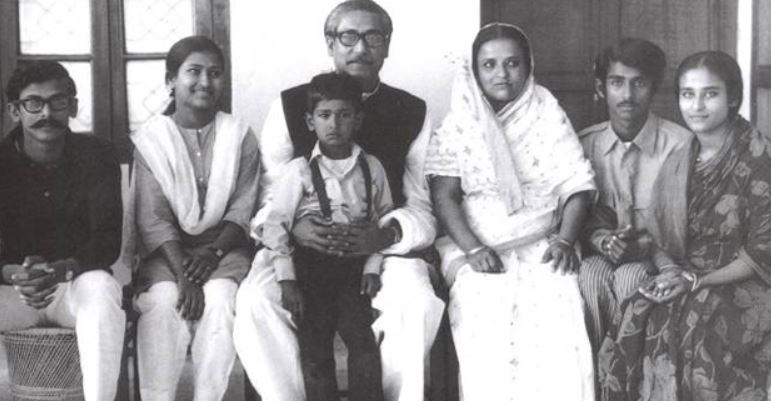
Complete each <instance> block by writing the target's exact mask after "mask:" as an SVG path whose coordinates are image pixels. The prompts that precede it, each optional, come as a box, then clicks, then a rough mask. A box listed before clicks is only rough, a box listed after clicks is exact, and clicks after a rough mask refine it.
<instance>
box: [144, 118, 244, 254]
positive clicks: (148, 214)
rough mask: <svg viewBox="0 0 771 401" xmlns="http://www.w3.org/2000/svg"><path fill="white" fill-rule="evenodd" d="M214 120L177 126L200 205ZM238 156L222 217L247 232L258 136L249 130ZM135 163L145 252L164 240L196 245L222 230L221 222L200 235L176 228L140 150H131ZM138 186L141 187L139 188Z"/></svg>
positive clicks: (211, 152)
mask: <svg viewBox="0 0 771 401" xmlns="http://www.w3.org/2000/svg"><path fill="white" fill-rule="evenodd" d="M214 125H215V123H214V121H212V122H211V123H210V124H208V125H207V126H205V127H202V128H200V129H183V128H180V133H181V134H182V135H181V136H182V139H183V140H184V142H185V147H186V149H187V153H188V156H189V157H190V160H191V162H192V165H193V173H194V174H195V180H196V185H198V200H199V204H200V205H201V206H203V205H204V200H205V199H206V189H207V183H208V182H209V173H210V172H211V165H212V155H213V152H214V142H215V141H214V139H215V138H216V136H217V135H218V133H217V132H216V130H215V129H214ZM241 146H242V150H241V159H240V160H239V161H238V163H239V164H238V176H237V178H236V183H235V189H234V190H233V193H232V194H231V196H230V200H229V202H228V205H227V209H226V210H225V215H224V216H223V218H222V220H223V222H224V221H229V222H231V223H235V224H236V225H238V226H239V227H241V228H242V229H243V230H244V234H245V235H246V234H248V232H249V219H250V218H251V216H252V215H253V214H254V206H255V201H256V199H257V188H258V170H259V149H258V147H257V138H256V136H255V135H254V133H253V132H252V131H251V129H249V132H247V134H246V136H245V137H244V140H243V143H242V145H241ZM134 162H135V166H136V171H135V174H136V178H135V179H136V188H137V209H136V210H137V212H136V224H137V227H138V230H139V234H140V237H141V238H142V243H143V245H144V250H145V252H146V253H152V252H154V251H155V250H156V249H157V248H158V247H160V246H161V245H163V243H165V242H167V241H174V240H176V241H182V243H183V244H185V245H186V246H191V247H192V246H199V245H202V244H208V243H211V242H212V241H214V240H215V239H216V238H217V236H219V234H220V232H221V231H222V224H220V225H217V226H215V227H212V228H210V229H208V230H206V231H204V232H203V233H201V234H200V235H197V236H191V235H189V234H187V233H185V232H183V231H182V230H180V229H179V226H178V225H177V220H176V217H175V216H174V212H173V211H172V209H171V205H170V204H169V201H168V200H167V199H166V196H165V195H164V193H163V190H162V189H161V185H160V184H159V183H158V181H157V180H156V179H155V176H153V173H152V171H151V170H150V167H149V166H148V165H147V162H146V161H145V159H144V158H143V157H142V155H141V154H139V152H137V151H135V152H134ZM140 188H141V190H140Z"/></svg>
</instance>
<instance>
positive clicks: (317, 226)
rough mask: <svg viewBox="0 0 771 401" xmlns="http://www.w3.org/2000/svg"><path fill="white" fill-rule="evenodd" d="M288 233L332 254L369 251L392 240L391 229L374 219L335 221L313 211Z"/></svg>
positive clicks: (368, 253)
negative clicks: (346, 222)
mask: <svg viewBox="0 0 771 401" xmlns="http://www.w3.org/2000/svg"><path fill="white" fill-rule="evenodd" d="M292 237H293V238H294V240H295V241H296V242H297V243H298V244H300V245H301V246H303V247H306V248H311V249H314V250H316V251H318V252H321V253H324V254H327V255H332V256H339V257H345V256H357V255H371V254H373V253H375V252H378V251H380V250H382V249H385V248H387V247H388V246H390V245H392V243H393V239H394V238H393V230H391V229H388V228H381V227H379V226H378V225H377V223H376V222H369V221H357V222H353V223H350V224H340V223H335V222H333V221H332V220H330V219H325V218H324V217H322V216H320V215H316V214H311V215H307V216H304V217H302V218H300V219H299V220H298V221H297V222H296V223H295V224H294V227H293V228H292Z"/></svg>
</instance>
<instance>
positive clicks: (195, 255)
mask: <svg viewBox="0 0 771 401" xmlns="http://www.w3.org/2000/svg"><path fill="white" fill-rule="evenodd" d="M225 71H226V70H225V60H224V57H223V54H222V51H221V50H220V49H219V47H217V45H216V44H215V43H214V42H212V41H211V40H210V39H208V38H206V37H202V36H193V37H188V38H184V39H182V40H180V41H179V42H177V43H176V44H174V46H172V47H171V50H169V53H168V56H167V57H166V84H167V87H168V88H169V90H170V93H171V103H170V104H169V107H168V108H167V110H166V111H165V112H164V113H163V115H159V116H157V117H155V118H153V119H152V120H150V121H149V122H148V123H147V124H146V125H145V126H144V127H143V128H141V129H140V130H138V131H137V132H135V133H133V134H132V135H131V140H132V141H133V142H134V145H135V146H136V151H135V153H134V157H135V159H134V165H135V179H136V196H135V201H136V208H135V213H136V228H137V232H138V234H139V239H140V241H139V243H140V245H141V246H142V249H141V252H140V255H141V256H142V259H141V262H140V265H139V270H138V271H137V281H138V282H137V285H138V286H139V288H138V291H139V292H140V293H139V295H138V296H137V299H136V307H137V309H138V310H139V312H140V313H141V316H140V318H139V324H138V340H137V343H138V354H139V379H140V380H139V382H140V392H141V395H142V399H143V400H146V401H147V400H173V399H174V394H175V390H176V387H177V382H178V381H179V377H180V374H181V373H182V367H183V365H184V361H185V358H186V356H187V349H188V344H189V343H190V341H191V336H194V337H193V340H192V347H191V350H192V358H193V366H194V368H193V369H194V372H193V374H194V377H195V399H196V400H220V399H222V397H223V395H224V393H225V391H226V389H227V384H228V379H229V376H230V371H231V369H232V367H233V363H234V361H235V356H236V354H235V349H234V348H233V341H232V329H233V316H234V302H235V293H236V288H237V287H238V283H239V281H240V280H241V279H242V278H243V277H244V276H245V275H246V272H247V269H248V267H249V264H250V258H249V255H248V252H247V250H246V244H247V233H248V221H249V219H250V217H251V215H252V213H253V209H254V202H255V199H256V193H257V167H258V151H257V140H256V137H255V135H254V134H253V133H252V131H251V129H249V128H248V127H247V126H246V125H244V124H243V123H241V122H240V121H239V120H237V119H235V118H233V117H232V116H230V115H229V114H225V113H223V112H220V111H219V100H220V99H221V97H222V92H223V87H224V82H225V76H224V74H225ZM192 332H194V335H193V334H191V333H192Z"/></svg>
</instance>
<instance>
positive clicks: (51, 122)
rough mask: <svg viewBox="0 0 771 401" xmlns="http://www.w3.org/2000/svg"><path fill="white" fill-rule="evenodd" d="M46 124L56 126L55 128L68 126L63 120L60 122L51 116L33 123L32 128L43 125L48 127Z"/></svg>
mask: <svg viewBox="0 0 771 401" xmlns="http://www.w3.org/2000/svg"><path fill="white" fill-rule="evenodd" d="M46 126H48V127H54V128H67V126H66V125H64V124H62V123H61V122H59V121H57V120H53V119H50V118H46V119H43V120H40V121H38V122H36V123H34V124H32V125H31V126H30V127H31V128H43V127H46Z"/></svg>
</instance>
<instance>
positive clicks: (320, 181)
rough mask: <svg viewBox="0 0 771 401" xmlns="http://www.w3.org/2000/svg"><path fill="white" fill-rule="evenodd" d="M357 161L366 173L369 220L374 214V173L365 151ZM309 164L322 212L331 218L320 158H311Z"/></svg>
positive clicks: (308, 156)
mask: <svg viewBox="0 0 771 401" xmlns="http://www.w3.org/2000/svg"><path fill="white" fill-rule="evenodd" d="M307 158H310V155H307V156H306V159H307ZM356 163H357V164H358V165H359V166H361V172H362V174H364V188H365V192H366V194H365V197H366V198H365V200H366V202H367V217H366V219H367V221H369V219H370V217H371V216H372V173H371V172H370V170H369V164H367V159H366V157H364V153H359V157H357V158H356ZM309 164H310V168H311V182H313V189H314V190H316V195H317V196H318V198H319V205H320V206H321V213H322V214H323V215H324V217H325V218H330V217H332V210H331V208H330V205H329V196H327V187H326V186H325V185H324V178H323V177H322V176H321V170H319V162H318V158H314V159H311V161H310V163H309Z"/></svg>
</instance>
